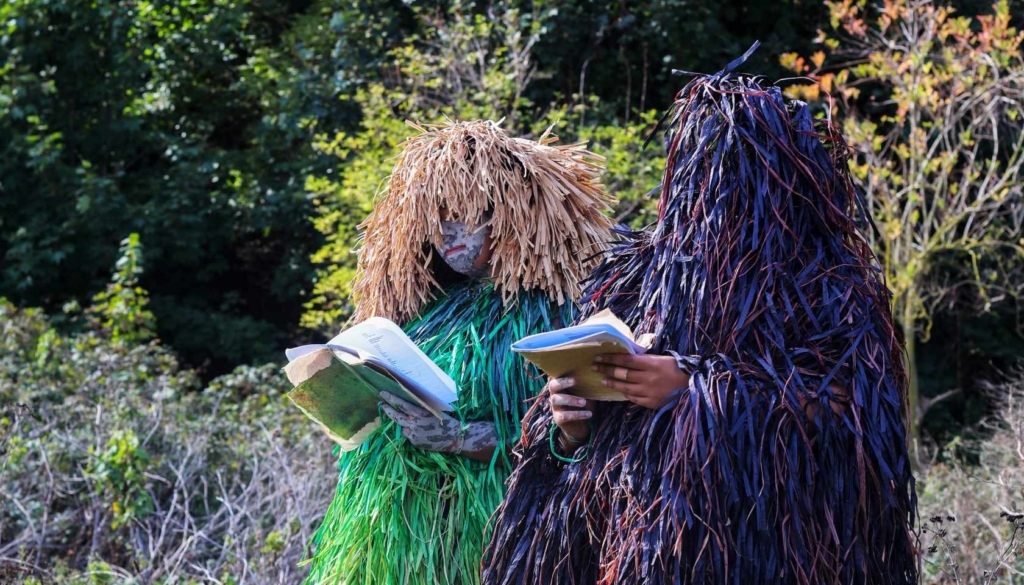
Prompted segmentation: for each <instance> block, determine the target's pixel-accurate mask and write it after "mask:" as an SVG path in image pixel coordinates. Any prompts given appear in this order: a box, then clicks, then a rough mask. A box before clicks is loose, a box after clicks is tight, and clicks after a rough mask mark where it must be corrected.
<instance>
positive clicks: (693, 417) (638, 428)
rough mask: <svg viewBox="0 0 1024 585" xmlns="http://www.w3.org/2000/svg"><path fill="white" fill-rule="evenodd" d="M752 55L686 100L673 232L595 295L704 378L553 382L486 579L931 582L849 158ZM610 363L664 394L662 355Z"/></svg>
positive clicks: (625, 252) (880, 295) (891, 356)
mask: <svg viewBox="0 0 1024 585" xmlns="http://www.w3.org/2000/svg"><path fill="white" fill-rule="evenodd" d="M741 62H742V59H741V60H737V61H736V62H734V63H733V64H731V65H730V67H729V68H727V69H726V70H724V71H722V72H720V73H718V74H715V75H704V76H698V77H697V78H696V79H694V80H693V81H691V82H690V83H689V84H688V85H687V86H686V87H685V88H684V89H683V90H682V91H680V92H679V94H678V95H677V97H676V102H675V104H674V106H673V109H672V110H671V111H670V114H671V118H670V122H669V128H668V133H667V136H666V139H665V142H666V146H667V149H668V156H667V164H666V169H665V173H664V178H663V181H662V189H661V198H660V205H659V220H658V223H657V224H656V225H655V226H654V228H653V230H652V231H647V232H630V233H626V234H624V235H625V239H624V241H623V242H621V243H619V244H616V245H615V246H613V248H612V249H611V250H610V251H609V253H608V254H607V255H606V257H605V259H604V260H602V262H601V263H600V265H599V266H598V268H597V269H596V270H595V272H594V274H593V275H592V276H591V279H590V280H589V281H588V282H587V284H586V288H587V291H586V292H585V294H584V297H583V300H582V301H581V315H580V318H585V317H586V316H587V315H589V314H593V313H595V312H597V311H600V310H603V309H609V310H611V311H612V312H613V313H614V314H616V315H617V316H619V317H620V318H621V319H622V320H623V321H624V322H625V323H626V324H627V325H629V326H630V327H631V328H632V330H633V331H634V333H636V334H637V335H643V334H651V335H653V336H654V343H653V347H652V348H651V353H653V354H675V355H678V356H681V357H680V358H679V360H680V361H681V362H682V364H683V367H684V368H685V369H686V370H687V371H688V372H689V376H686V378H685V380H683V381H682V383H680V384H679V385H678V390H677V391H675V392H673V393H670V394H667V395H654V396H650V395H649V396H647V397H646V398H645V399H644V401H643V402H639V401H636V400H634V401H633V402H632V403H630V402H601V403H597V404H594V403H590V402H589V401H585V400H583V399H582V398H579V397H575V396H572V395H571V392H572V385H573V381H572V380H565V379H556V380H552V381H551V382H550V383H549V384H548V386H547V392H546V393H545V395H544V399H543V400H538V401H537V403H536V406H535V407H534V408H533V409H532V410H531V412H530V413H529V414H528V415H527V418H526V420H525V421H524V432H523V439H522V443H521V446H520V447H518V448H517V450H518V451H519V452H520V453H521V455H522V457H521V459H520V462H519V464H518V466H517V467H516V469H515V470H514V471H513V473H512V475H511V477H510V480H509V489H508V493H507V495H506V498H505V500H504V501H503V503H502V504H501V506H500V507H499V509H498V511H497V512H496V514H495V525H494V528H493V530H492V534H493V536H492V540H491V543H490V545H489V546H488V549H487V551H486V552H485V555H484V556H485V560H484V576H483V581H484V583H487V584H502V585H504V584H510V583H559V584H564V585H570V584H588V585H590V584H602V585H610V584H619V583H621V584H627V583H630V584H632V583H647V584H652V585H660V584H677V583H688V584H726V583H729V584H735V585H745V584H754V583H756V584H799V585H819V584H825V583H828V584H834V583H843V584H854V583H856V584H871V585H883V584H901V585H902V584H906V583H915V582H916V581H917V558H916V554H915V544H914V543H915V538H914V535H913V524H914V521H915V519H916V497H915V492H914V479H913V476H912V473H911V465H910V459H909V456H908V452H907V444H906V438H907V435H906V424H905V416H906V404H905V399H906V387H907V386H906V384H907V381H906V377H905V375H904V369H903V361H902V355H901V347H900V343H899V341H898V338H897V335H896V333H895V330H894V328H893V324H892V316H891V312H890V304H889V303H890V297H889V294H888V291H887V289H886V287H885V283H884V282H883V280H882V277H881V276H880V271H879V270H878V265H877V261H876V259H875V257H874V255H873V254H872V252H871V249H870V247H869V246H868V244H867V242H866V241H865V239H864V237H863V235H862V234H861V232H860V226H867V225H869V224H868V222H869V221H870V219H869V218H868V217H866V215H865V212H864V209H865V206H864V202H863V199H862V198H861V196H860V195H859V194H858V193H857V191H856V190H855V189H854V187H853V185H852V183H851V180H850V177H849V174H848V173H849V171H848V167H847V157H848V156H849V150H848V147H847V146H846V144H845V142H844V141H843V138H842V136H841V135H840V133H839V131H838V130H837V129H836V127H835V126H833V125H832V122H831V120H830V119H829V118H823V119H815V117H814V115H813V114H812V112H811V108H810V107H809V106H808V105H807V104H803V103H800V102H796V101H791V100H787V99H785V97H784V96H783V94H782V91H781V90H780V88H779V87H777V86H771V85H768V84H765V83H764V82H763V80H762V79H760V78H752V77H749V76H741V75H738V74H734V73H732V69H733V68H734V67H735V66H737V65H738V64H739V63H741ZM599 358H600V359H599V361H598V362H597V363H595V364H594V366H593V367H594V368H595V370H596V371H598V372H601V373H602V374H604V376H605V378H604V384H605V385H606V386H609V387H612V388H617V389H619V390H621V391H623V392H625V393H626V394H627V395H639V394H640V393H647V394H649V391H648V390H647V388H646V387H647V386H648V385H649V381H650V379H651V378H650V377H651V375H652V374H651V372H650V371H649V370H650V367H649V366H650V364H649V363H648V360H649V357H648V356H611V355H608V356H599ZM570 415H571V416H570ZM588 422H589V424H588ZM556 437H557V438H558V440H556ZM567 438H568V439H571V440H566V439H567Z"/></svg>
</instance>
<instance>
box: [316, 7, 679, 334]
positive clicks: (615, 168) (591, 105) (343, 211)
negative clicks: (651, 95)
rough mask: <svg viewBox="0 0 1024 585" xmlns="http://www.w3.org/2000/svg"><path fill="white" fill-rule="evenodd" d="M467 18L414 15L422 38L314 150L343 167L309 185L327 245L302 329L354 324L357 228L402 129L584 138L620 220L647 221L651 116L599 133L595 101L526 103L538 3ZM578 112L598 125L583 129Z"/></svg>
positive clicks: (654, 161) (469, 12) (472, 10)
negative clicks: (480, 121) (478, 126)
mask: <svg viewBox="0 0 1024 585" xmlns="http://www.w3.org/2000/svg"><path fill="white" fill-rule="evenodd" d="M476 8H477V7H476V5H475V4H472V3H466V4H459V3H455V4H453V5H452V6H450V7H449V8H448V9H447V11H445V12H443V13H437V12H430V11H426V10H423V9H417V11H416V14H417V18H419V19H421V24H420V25H419V26H417V27H415V28H417V29H418V30H422V31H424V32H423V33H421V34H420V35H417V36H414V37H412V38H411V39H410V42H409V43H408V44H407V45H405V46H402V47H400V48H397V49H394V50H392V51H391V53H390V58H391V62H392V75H391V77H389V78H388V79H385V80H382V81H380V82H375V83H371V84H370V85H369V86H368V87H367V88H365V89H362V90H359V91H357V92H356V93H355V95H354V96H353V98H352V99H353V101H354V102H355V103H357V104H358V105H359V107H360V109H361V111H362V113H363V118H362V122H361V124H360V129H359V131H358V132H340V133H335V134H329V133H324V134H322V135H319V136H318V139H317V141H316V142H315V147H316V148H317V150H318V151H320V152H322V153H324V154H326V155H330V156H333V157H336V158H337V159H338V160H339V161H341V167H340V168H341V170H340V173H339V175H338V176H337V178H335V177H334V176H333V175H331V174H324V175H320V176H313V177H311V178H310V179H309V180H308V181H307V189H308V190H309V192H310V194H311V195H312V196H313V201H314V204H315V205H316V206H317V215H316V217H315V219H314V225H315V226H316V228H317V230H319V231H320V232H321V233H322V234H323V235H324V238H325V241H326V243H325V245H324V246H323V247H322V248H321V249H320V250H319V251H317V252H316V253H315V254H314V255H313V262H314V263H315V264H316V265H317V266H318V269H317V277H316V283H315V285H314V288H313V296H312V298H311V300H310V301H309V303H308V304H307V309H308V310H307V312H306V313H305V315H304V316H303V319H302V324H303V325H305V326H307V327H311V328H318V329H323V330H331V329H332V328H335V327H337V326H338V324H339V323H340V322H342V321H344V320H345V319H347V318H348V316H349V315H350V314H351V311H352V305H351V299H350V296H349V295H350V293H351V285H352V280H353V277H354V276H355V248H356V246H357V235H358V228H357V224H358V223H359V222H360V221H361V220H362V219H363V218H364V217H365V216H366V215H367V214H368V213H369V212H370V210H371V208H372V205H373V200H374V198H375V197H376V195H377V193H378V192H380V189H381V188H382V187H383V185H384V182H385V181H386V180H387V177H388V174H389V173H390V170H391V166H392V164H393V158H394V156H395V154H396V153H397V149H398V147H399V145H400V144H401V142H402V141H403V140H405V139H406V138H407V137H408V136H410V135H411V134H412V133H413V132H414V131H413V130H412V129H411V128H409V127H408V126H407V125H406V124H405V120H406V119H410V120H413V121H415V122H416V123H419V124H423V123H427V124H429V123H437V122H440V121H442V120H443V119H444V118H445V117H449V118H458V119H475V118H490V119H504V124H505V127H506V128H507V129H508V130H509V131H511V132H512V133H514V134H518V135H521V136H539V135H540V134H541V133H542V132H544V130H545V129H547V128H548V127H550V126H552V125H554V126H555V130H556V132H555V133H556V134H558V135H560V136H561V138H562V140H563V142H565V141H574V140H587V141H589V142H590V143H591V145H590V146H591V148H592V149H593V150H595V151H597V152H598V153H599V154H600V153H603V152H605V151H607V152H608V154H609V159H608V172H607V173H606V175H605V178H606V182H607V183H608V184H609V187H610V188H611V191H612V193H613V194H614V195H616V196H617V197H619V199H620V201H621V203H620V212H621V213H620V214H619V215H620V218H619V219H620V220H621V221H623V222H629V223H632V224H633V225H636V226H639V225H642V224H643V223H644V222H645V221H649V220H650V219H651V216H650V214H649V213H648V210H649V208H650V206H651V205H652V202H651V201H650V200H648V199H647V198H646V194H647V193H648V191H649V190H650V189H651V188H652V187H654V186H655V185H656V184H657V183H658V181H659V180H660V173H661V168H662V167H663V166H664V162H663V158H659V156H660V153H659V152H658V149H656V148H652V149H650V150H648V151H646V152H645V151H643V150H642V148H641V145H642V144H643V142H644V139H645V138H646V134H645V130H646V131H649V129H650V128H652V127H653V122H654V120H655V114H654V112H650V111H649V112H645V113H643V114H642V115H640V116H638V117H637V122H636V123H633V124H619V123H605V124H598V123H597V122H596V120H599V119H601V118H604V117H608V116H607V115H606V114H604V113H603V112H602V109H601V104H600V101H599V100H598V99H596V98H591V99H590V100H588V104H587V106H586V107H584V106H582V105H577V106H568V105H557V104H536V103H535V102H534V101H533V100H532V99H531V98H530V97H529V96H530V87H531V83H532V82H533V81H534V79H535V77H536V76H537V75H538V72H537V69H536V66H535V65H534V62H533V49H534V47H535V46H536V44H537V42H538V40H539V39H540V38H541V36H542V35H543V34H544V31H545V27H546V24H545V23H546V22H547V19H548V18H549V16H550V14H551V11H545V10H544V9H542V7H541V5H540V3H536V4H534V5H533V6H532V9H531V10H532V11H531V12H529V13H523V12H520V11H519V10H517V9H515V8H512V7H509V6H507V5H501V4H499V3H492V4H491V5H490V6H489V11H488V12H486V13H481V12H479V11H477V10H476ZM587 109H590V110H592V111H596V112H601V113H602V115H601V116H593V117H592V120H595V121H594V122H591V123H590V124H589V125H585V124H583V123H582V121H583V113H584V112H585V111H586V110H587Z"/></svg>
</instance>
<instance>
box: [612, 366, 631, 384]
mask: <svg viewBox="0 0 1024 585" xmlns="http://www.w3.org/2000/svg"><path fill="white" fill-rule="evenodd" d="M619 372H621V373H619ZM615 377H616V378H621V379H622V380H623V381H624V382H628V381H629V370H627V369H626V368H615Z"/></svg>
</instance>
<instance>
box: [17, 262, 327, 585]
mask: <svg viewBox="0 0 1024 585" xmlns="http://www.w3.org/2000/svg"><path fill="white" fill-rule="evenodd" d="M130 249H131V246H126V251H130ZM129 264H130V263H121V266H122V268H123V269H124V268H127V267H128V266H129ZM119 277H120V278H118V279H115V282H114V283H113V284H112V285H111V286H110V287H109V288H108V290H107V294H105V295H102V296H101V298H100V299H99V300H101V301H103V302H105V303H106V306H102V305H98V306H97V307H92V308H91V309H90V310H89V311H88V312H87V313H86V316H82V315H80V314H78V313H75V312H72V313H71V314H70V315H66V316H65V318H68V319H71V320H86V321H88V322H89V323H88V324H87V325H86V328H85V329H86V330H85V331H83V332H82V333H79V334H77V335H73V336H64V335H61V334H60V333H58V332H57V330H56V329H55V328H54V326H53V323H52V322H51V321H50V320H49V319H48V318H47V317H46V316H45V315H44V314H43V313H42V312H41V311H39V310H34V309H18V308H16V307H15V306H13V305H12V304H11V303H10V302H9V301H7V300H4V299H0V412H2V417H0V581H3V582H10V581H12V580H13V581H25V582H30V583H34V582H43V583H54V582H56V583H193V582H194V583H292V582H295V581H297V580H298V577H297V575H298V574H299V573H300V571H301V569H300V568H299V567H298V563H299V561H301V560H302V558H303V556H304V550H305V546H306V544H307V543H308V541H309V539H310V537H311V535H312V531H313V530H314V529H315V528H316V524H317V521H318V518H319V517H320V515H321V514H322V513H323V511H324V509H325V508H326V505H327V503H328V502H329V500H330V495H331V494H332V493H333V488H334V485H333V481H332V479H331V478H332V477H333V475H334V473H333V471H332V469H331V467H332V461H333V459H332V457H330V444H329V442H328V441H326V440H324V439H322V438H321V437H320V436H319V433H316V432H313V431H312V429H311V427H310V425H309V424H308V421H307V420H306V419H305V417H303V416H302V415H301V414H300V413H299V412H298V410H297V409H295V408H294V407H291V406H289V405H288V404H287V400H286V399H285V398H284V397H283V391H284V389H285V386H286V384H287V381H286V380H285V378H284V377H283V376H282V375H281V372H280V370H279V368H278V367H277V366H275V365H273V364H270V365H266V366H263V367H250V366H243V367H239V368H238V369H236V370H235V371H234V372H232V373H230V374H228V375H225V376H221V377H219V378H217V379H215V380H213V381H212V382H210V383H209V384H208V385H206V386H205V387H202V386H201V384H200V383H199V381H198V379H197V377H196V375H195V374H194V373H193V372H191V371H189V370H186V369H182V368H181V367H179V365H178V362H177V359H176V358H175V356H174V354H173V353H172V352H170V351H169V350H167V349H166V348H165V347H163V346H161V345H160V344H159V343H158V342H155V341H153V342H148V343H147V342H140V339H143V338H145V337H146V336H147V335H146V329H145V327H146V326H147V322H146V321H144V320H143V321H126V320H121V321H120V323H121V324H122V327H121V329H120V337H119V338H118V339H114V336H113V328H112V323H114V322H117V320H116V319H103V316H104V315H108V316H109V315H115V316H116V314H118V312H117V311H114V312H112V309H111V306H113V307H118V308H120V309H121V311H120V313H119V314H121V315H124V314H138V313H139V312H140V311H139V310H138V306H137V304H136V306H135V309H134V310H130V311H127V312H125V311H124V310H123V309H125V308H126V307H129V306H130V305H132V303H138V301H139V299H140V298H144V295H139V294H138V293H139V291H138V290H132V291H131V292H130V293H126V292H125V288H124V287H122V286H120V285H121V284H122V283H123V282H125V280H126V279H128V278H127V272H126V271H122V273H120V274H119ZM130 288H134V287H130ZM143 292H144V291H143Z"/></svg>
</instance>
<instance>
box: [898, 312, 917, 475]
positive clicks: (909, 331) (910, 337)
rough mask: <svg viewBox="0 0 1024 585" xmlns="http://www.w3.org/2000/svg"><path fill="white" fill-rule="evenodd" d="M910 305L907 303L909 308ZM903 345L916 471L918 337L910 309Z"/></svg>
mask: <svg viewBox="0 0 1024 585" xmlns="http://www.w3.org/2000/svg"><path fill="white" fill-rule="evenodd" d="M909 305H910V303H907V307H909ZM901 321H902V323H901V325H903V343H904V344H905V346H904V347H905V348H906V369H907V406H908V408H907V446H908V447H909V449H910V463H911V465H913V467H914V469H915V470H916V469H919V468H920V463H921V461H920V458H919V456H918V455H919V454H918V444H919V440H918V439H919V437H920V429H919V428H918V420H917V418H918V417H917V413H918V406H919V400H918V388H917V337H916V332H915V330H914V316H913V313H912V312H911V311H910V309H909V308H906V309H904V311H903V319H902V320H901Z"/></svg>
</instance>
